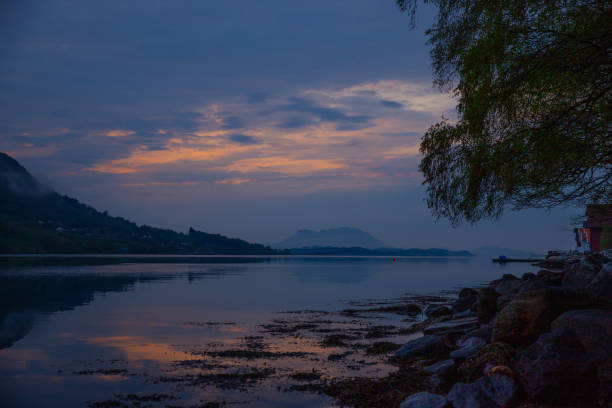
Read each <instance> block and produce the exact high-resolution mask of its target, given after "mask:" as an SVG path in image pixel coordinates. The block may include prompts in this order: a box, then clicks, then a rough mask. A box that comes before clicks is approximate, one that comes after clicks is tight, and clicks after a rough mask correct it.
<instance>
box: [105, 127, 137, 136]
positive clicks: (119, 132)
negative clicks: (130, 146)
mask: <svg viewBox="0 0 612 408" xmlns="http://www.w3.org/2000/svg"><path fill="white" fill-rule="evenodd" d="M134 133H136V132H134V131H132V130H123V129H114V130H109V131H108V132H106V136H108V137H125V136H130V135H133V134H134Z"/></svg>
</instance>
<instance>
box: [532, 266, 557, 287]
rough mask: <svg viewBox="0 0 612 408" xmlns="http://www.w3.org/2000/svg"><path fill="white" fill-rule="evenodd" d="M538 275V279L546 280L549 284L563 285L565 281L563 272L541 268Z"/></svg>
mask: <svg viewBox="0 0 612 408" xmlns="http://www.w3.org/2000/svg"><path fill="white" fill-rule="evenodd" d="M536 276H537V278H538V280H540V281H542V282H544V283H545V284H547V285H548V286H561V284H562V283H563V273H561V272H555V271H551V270H548V269H540V270H539V271H538V273H537V275H536Z"/></svg>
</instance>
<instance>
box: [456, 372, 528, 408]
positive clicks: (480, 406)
mask: <svg viewBox="0 0 612 408" xmlns="http://www.w3.org/2000/svg"><path fill="white" fill-rule="evenodd" d="M517 393H518V385H517V383H516V382H515V381H514V379H512V378H511V377H508V376H506V375H503V374H493V375H491V376H490V377H489V376H485V377H481V378H479V379H478V380H476V382H474V383H457V384H455V385H454V386H453V388H451V390H450V391H449V393H448V401H449V402H450V403H451V404H452V406H453V407H454V408H505V407H509V406H511V404H512V402H513V400H514V399H515V398H516V396H517Z"/></svg>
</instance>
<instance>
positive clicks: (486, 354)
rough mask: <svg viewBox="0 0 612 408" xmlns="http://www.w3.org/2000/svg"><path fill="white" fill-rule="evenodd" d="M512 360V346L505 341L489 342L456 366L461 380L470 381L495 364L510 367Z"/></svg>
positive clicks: (486, 371)
mask: <svg viewBox="0 0 612 408" xmlns="http://www.w3.org/2000/svg"><path fill="white" fill-rule="evenodd" d="M513 362H514V348H512V346H510V345H509V344H505V343H491V344H487V345H486V346H484V347H483V348H481V349H480V350H479V351H478V353H477V354H476V355H474V356H473V357H470V358H468V359H467V360H465V361H464V362H463V363H462V364H461V365H460V366H459V368H458V371H459V377H460V378H461V379H462V381H466V382H471V381H474V380H476V379H477V378H479V377H481V376H482V375H483V374H486V373H488V372H489V368H491V367H495V366H507V367H510V366H512V365H513Z"/></svg>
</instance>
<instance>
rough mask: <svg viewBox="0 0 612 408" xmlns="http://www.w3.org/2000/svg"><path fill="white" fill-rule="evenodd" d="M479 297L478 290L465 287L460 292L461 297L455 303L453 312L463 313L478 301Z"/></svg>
mask: <svg viewBox="0 0 612 408" xmlns="http://www.w3.org/2000/svg"><path fill="white" fill-rule="evenodd" d="M477 298H478V292H476V291H475V290H474V289H472V288H463V289H461V291H460V292H459V297H458V298H457V300H456V301H455V303H453V306H452V310H453V314H458V313H463V312H466V311H468V310H470V308H471V307H472V306H473V305H474V303H476V299H477Z"/></svg>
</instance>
